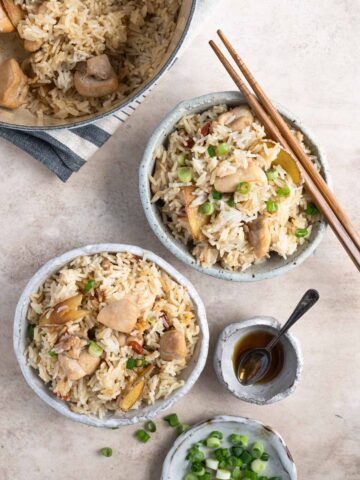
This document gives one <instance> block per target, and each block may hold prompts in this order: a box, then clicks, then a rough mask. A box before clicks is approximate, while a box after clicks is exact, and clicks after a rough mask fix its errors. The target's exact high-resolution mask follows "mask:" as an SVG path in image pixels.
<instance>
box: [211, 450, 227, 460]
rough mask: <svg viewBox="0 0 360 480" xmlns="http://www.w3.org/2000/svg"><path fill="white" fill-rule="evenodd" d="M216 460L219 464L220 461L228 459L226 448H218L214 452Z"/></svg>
mask: <svg viewBox="0 0 360 480" xmlns="http://www.w3.org/2000/svg"><path fill="white" fill-rule="evenodd" d="M214 455H215V458H216V460H219V462H221V461H222V460H227V459H228V458H229V457H230V451H229V449H228V448H218V449H217V450H215V452H214Z"/></svg>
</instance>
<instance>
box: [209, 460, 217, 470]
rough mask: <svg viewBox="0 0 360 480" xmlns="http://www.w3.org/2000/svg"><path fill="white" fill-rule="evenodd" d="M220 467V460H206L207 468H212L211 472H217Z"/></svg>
mask: <svg viewBox="0 0 360 480" xmlns="http://www.w3.org/2000/svg"><path fill="white" fill-rule="evenodd" d="M218 466H219V461H218V460H215V459H214V458H207V459H206V467H207V468H210V470H217V468H218Z"/></svg>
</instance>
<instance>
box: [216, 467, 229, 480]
mask: <svg viewBox="0 0 360 480" xmlns="http://www.w3.org/2000/svg"><path fill="white" fill-rule="evenodd" d="M216 479H217V480H230V479H231V472H229V470H220V469H219V470H218V471H217V472H216Z"/></svg>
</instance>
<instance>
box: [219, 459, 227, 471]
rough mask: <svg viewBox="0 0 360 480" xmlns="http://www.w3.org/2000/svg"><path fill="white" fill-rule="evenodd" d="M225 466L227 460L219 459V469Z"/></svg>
mask: <svg viewBox="0 0 360 480" xmlns="http://www.w3.org/2000/svg"><path fill="white" fill-rule="evenodd" d="M226 467H227V461H226V460H221V461H220V462H219V470H223V469H225V468H226Z"/></svg>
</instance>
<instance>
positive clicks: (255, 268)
mask: <svg viewBox="0 0 360 480" xmlns="http://www.w3.org/2000/svg"><path fill="white" fill-rule="evenodd" d="M220 104H227V105H228V106H230V107H234V106H237V105H241V104H246V102H245V100H244V97H243V96H242V95H241V93H239V92H220V93H214V94H210V95H205V96H203V97H198V98H195V99H193V100H189V101H185V102H183V103H181V104H179V105H178V106H177V107H176V108H175V109H174V110H173V111H172V112H170V114H169V115H168V116H167V117H166V118H165V119H164V120H163V121H162V122H161V124H160V125H159V127H158V128H157V129H156V130H155V132H154V134H153V136H152V138H151V140H150V142H149V144H148V146H147V149H146V151H145V154H144V158H143V161H142V164H141V167H140V192H141V196H142V203H143V207H144V210H145V214H146V216H147V218H148V221H149V224H150V226H151V227H152V229H153V231H154V233H155V234H156V235H157V237H158V238H159V240H160V241H161V242H162V243H163V244H164V245H165V246H166V247H167V248H168V249H169V250H170V251H171V252H172V253H173V254H174V255H175V256H177V257H178V258H179V259H180V260H182V261H183V262H185V263H187V264H188V265H190V266H192V267H194V268H196V269H197V270H199V271H201V272H203V273H206V274H209V275H212V276H215V277H217V278H223V279H225V280H234V281H256V280H263V279H265V278H270V277H273V276H276V275H279V274H281V273H284V272H286V271H288V270H290V269H292V268H294V267H295V266H296V265H298V264H300V263H301V262H302V261H303V260H305V258H306V257H308V256H309V255H310V254H311V253H312V252H313V251H314V249H315V248H316V247H317V245H318V244H319V243H320V241H321V238H322V236H323V233H324V230H325V222H324V221H323V220H319V221H318V222H316V223H315V224H314V225H313V228H312V232H311V236H310V238H309V240H308V241H307V242H305V243H304V244H303V245H301V246H299V248H298V250H297V251H296V252H295V253H294V254H293V255H291V256H289V257H288V258H286V259H284V258H281V257H280V256H279V255H277V254H275V253H274V254H271V256H270V259H268V260H267V261H266V262H263V263H260V264H257V265H252V266H251V267H250V268H248V269H247V270H246V271H245V272H232V271H229V270H224V269H223V268H222V267H221V266H219V265H215V266H212V267H202V266H200V265H199V264H198V263H197V262H196V261H195V259H194V257H193V256H192V255H191V253H190V251H189V248H188V247H187V246H186V245H184V244H183V243H182V242H180V241H179V240H177V239H175V238H174V237H173V236H172V234H171V232H170V230H169V229H168V228H167V227H166V226H165V225H164V223H163V222H162V219H161V215H160V212H159V209H158V207H157V205H156V204H153V203H151V197H152V194H151V189H150V182H149V176H150V175H151V174H152V172H153V170H154V165H155V160H154V151H155V149H156V147H158V146H159V145H166V142H167V139H168V136H169V135H170V134H171V133H172V132H173V131H174V129H175V125H176V124H177V122H178V121H179V120H180V119H181V118H182V117H183V116H184V115H188V114H190V113H200V112H204V111H205V110H207V109H209V108H211V107H213V106H215V105H220ZM277 108H278V110H279V112H280V113H281V114H282V116H283V117H284V118H285V119H286V120H287V122H288V123H289V124H290V125H291V126H293V127H294V128H296V129H298V130H300V131H301V132H302V133H303V134H304V140H305V143H306V144H307V145H308V146H309V147H310V148H311V150H312V151H313V152H314V154H315V155H317V156H318V158H319V160H320V164H321V174H322V175H323V177H324V179H325V181H326V182H328V183H329V173H328V167H327V161H326V158H325V155H324V152H323V151H322V149H321V148H320V147H319V145H318V144H317V143H316V141H315V139H314V137H313V136H312V134H311V133H310V132H309V131H308V130H307V129H306V128H305V127H304V126H303V125H302V124H301V122H300V121H299V120H297V119H296V118H295V117H294V116H293V115H292V114H291V113H289V112H288V111H286V110H285V109H284V108H283V107H281V106H278V105H277Z"/></svg>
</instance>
